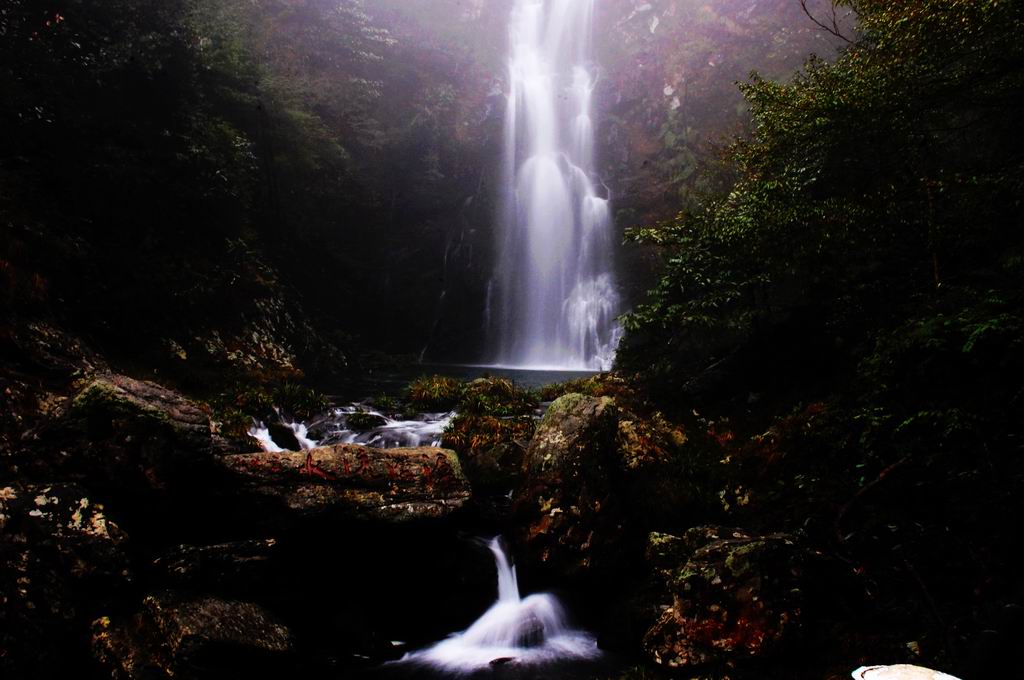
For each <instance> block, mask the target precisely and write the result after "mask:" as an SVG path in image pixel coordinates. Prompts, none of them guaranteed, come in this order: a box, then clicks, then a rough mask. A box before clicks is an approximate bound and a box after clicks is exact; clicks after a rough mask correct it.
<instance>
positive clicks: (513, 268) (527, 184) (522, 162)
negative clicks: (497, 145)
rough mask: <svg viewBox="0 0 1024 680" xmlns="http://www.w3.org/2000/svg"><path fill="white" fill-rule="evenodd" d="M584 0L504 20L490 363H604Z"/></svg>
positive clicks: (552, 1)
mask: <svg viewBox="0 0 1024 680" xmlns="http://www.w3.org/2000/svg"><path fill="white" fill-rule="evenodd" d="M593 10H594V0H547V1H544V0H516V3H515V6H514V8H513V10H512V16H511V20H510V30H509V36H510V45H511V57H510V62H509V82H510V91H509V95H508V108H507V112H506V120H505V150H504V170H503V175H504V179H503V191H502V196H501V213H500V215H499V223H500V233H501V243H500V244H499V258H500V259H499V265H498V267H497V270H496V273H495V276H494V279H493V280H492V281H491V284H490V285H488V300H487V310H488V312H487V316H488V319H489V324H490V331H491V333H492V336H493V338H494V340H493V344H494V346H495V348H496V356H495V359H496V362H497V363H499V364H504V365H510V366H527V365H528V366H556V367H559V368H563V369H596V370H606V369H609V368H611V363H612V360H613V358H614V354H615V347H616V345H617V344H618V339H619V333H618V328H617V323H616V321H615V318H616V315H617V314H618V312H619V295H618V292H617V290H616V285H615V281H614V276H613V263H612V234H611V231H612V220H611V211H610V208H609V205H608V198H607V196H602V195H600V194H599V192H598V191H597V188H596V175H595V169H594V129H595V126H594V121H593V117H592V116H593V114H592V108H593V107H592V101H591V100H592V95H593V90H594V85H595V82H596V68H595V66H594V64H593V61H592V56H591V33H592V31H593Z"/></svg>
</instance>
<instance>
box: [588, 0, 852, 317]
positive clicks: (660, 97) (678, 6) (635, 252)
mask: <svg viewBox="0 0 1024 680" xmlns="http://www.w3.org/2000/svg"><path fill="white" fill-rule="evenodd" d="M598 7H599V12H600V14H599V17H598V26H599V28H598V30H597V34H598V36H600V38H599V39H598V41H597V47H598V49H599V50H600V53H599V56H598V59H599V61H600V63H601V66H602V78H601V80H600V81H599V82H598V85H597V88H598V93H597V101H598V104H599V107H600V113H599V119H600V121H601V128H600V131H599V137H598V144H599V145H600V157H601V158H602V159H603V169H602V172H603V176H604V180H605V182H606V183H607V184H608V186H609V189H610V192H611V195H612V197H613V199H614V205H615V208H616V210H617V213H616V222H617V225H618V227H619V228H620V229H627V228H629V227H633V226H641V225H651V224H654V223H655V222H657V221H659V220H664V219H667V218H670V217H672V216H674V215H675V214H676V213H677V212H679V211H680V210H685V209H686V208H688V207H690V206H691V205H693V201H694V200H695V199H696V198H697V197H698V196H699V195H700V194H701V193H702V192H707V191H708V190H710V189H713V188H715V187H716V186H717V184H718V182H719V181H720V179H719V177H720V171H719V169H718V166H719V164H720V158H721V155H722V150H723V149H724V148H725V147H726V146H727V145H728V144H729V143H730V141H731V139H732V138H734V137H735V136H737V135H743V134H744V132H745V130H746V127H747V123H748V116H747V110H746V103H745V102H744V100H743V97H742V95H741V94H740V91H739V88H738V87H737V84H738V83H741V82H745V81H746V80H748V79H749V77H750V74H751V73H752V72H754V71H756V72H758V73H760V74H761V75H763V76H764V77H766V78H769V79H777V80H786V79H787V78H789V77H790V76H791V75H792V74H793V73H794V72H795V71H796V69H797V68H798V67H800V66H801V65H802V64H803V62H804V60H805V59H807V57H808V56H809V55H811V54H812V53H813V54H816V55H818V56H820V57H822V58H825V59H830V58H831V57H832V56H834V54H835V51H836V49H837V48H838V46H839V45H840V44H842V41H840V40H839V39H837V38H835V37H834V36H831V35H828V34H827V33H825V32H824V31H822V30H820V29H819V28H818V27H817V26H815V25H814V24H813V23H812V22H811V21H810V20H809V18H808V17H807V16H806V15H805V14H804V12H803V10H802V9H801V7H800V4H799V3H797V2H788V1H787V0H762V1H760V2H754V1H751V0H721V1H720V2H704V1H700V0H652V1H651V2H648V1H646V0H631V1H630V2H617V3H599V5H598ZM808 8H809V10H810V11H811V12H812V14H814V15H815V16H820V17H826V16H827V17H831V5H830V4H829V3H828V2H821V1H816V2H810V3H808ZM839 19H840V22H841V24H840V25H841V26H843V27H844V28H845V27H846V26H848V25H849V24H850V23H851V21H850V17H848V16H843V15H841V16H840V17H839ZM621 258H622V262H621V264H620V270H621V271H622V272H624V276H623V283H624V284H625V286H626V289H627V290H626V292H627V296H628V297H629V298H630V299H631V300H633V301H637V300H638V299H639V298H640V297H641V296H642V294H643V291H644V290H645V289H646V288H647V287H648V284H649V282H650V279H649V276H650V270H651V269H652V267H655V266H657V262H656V261H655V260H656V258H655V257H654V255H653V254H652V253H650V252H646V251H641V250H640V249H633V248H628V249H625V250H624V251H623V252H622V253H621Z"/></svg>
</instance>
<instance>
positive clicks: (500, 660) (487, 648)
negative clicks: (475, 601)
mask: <svg viewBox="0 0 1024 680" xmlns="http://www.w3.org/2000/svg"><path fill="white" fill-rule="evenodd" d="M488 547H489V548H490V550H491V552H492V553H494V561H495V564H496V566H497V568H498V599H497V601H496V602H495V603H494V604H493V605H491V607H490V609H488V610H487V611H486V612H484V615H483V616H481V617H480V618H479V619H477V620H476V621H475V622H474V623H473V625H471V626H470V627H469V628H467V629H466V630H464V631H462V632H461V633H455V634H453V635H451V636H449V637H448V638H447V639H445V640H442V641H441V642H438V643H437V644H435V645H433V646H432V647H428V648H426V649H423V650H420V651H417V652H411V653H409V654H406V655H405V656H404V657H402V659H400V660H399V661H397V662H395V663H399V664H406V663H411V664H418V665H424V666H428V667H431V668H434V669H437V670H442V671H447V672H451V673H472V672H474V671H478V670H482V669H485V668H488V667H490V666H493V665H499V664H516V665H520V666H522V665H534V664H542V663H550V662H555V661H565V660H572V659H576V660H586V659H595V658H597V657H599V656H600V655H601V652H600V650H599V649H598V648H597V641H596V640H595V639H594V637H593V636H592V635H590V634H589V633H587V632H585V631H580V630H573V629H572V628H570V627H569V626H568V624H567V622H566V616H565V610H564V609H563V608H562V605H561V603H560V602H559V601H558V598H556V597H555V596H554V595H551V594H550V593H536V594H534V595H528V596H526V597H525V598H523V597H520V595H519V584H518V582H517V580H516V571H515V567H514V566H512V564H511V563H510V561H509V557H508V555H507V554H506V553H505V551H504V549H503V548H502V545H501V539H500V538H494V539H492V540H491V541H490V542H489V543H488Z"/></svg>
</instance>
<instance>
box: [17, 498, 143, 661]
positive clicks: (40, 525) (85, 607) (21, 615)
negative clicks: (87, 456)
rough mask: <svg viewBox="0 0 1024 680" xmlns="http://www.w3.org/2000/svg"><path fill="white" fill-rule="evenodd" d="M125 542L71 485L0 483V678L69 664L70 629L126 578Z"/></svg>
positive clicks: (71, 656) (100, 511) (82, 621)
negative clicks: (123, 548) (11, 484)
mask: <svg viewBox="0 0 1024 680" xmlns="http://www.w3.org/2000/svg"><path fill="white" fill-rule="evenodd" d="M125 540H126V536H125V535H124V534H123V533H122V532H121V530H120V529H118V527H117V526H116V525H115V524H114V523H113V522H111V521H110V520H108V519H107V517H106V515H105V513H104V509H103V506H102V505H99V504H97V503H96V502H95V501H94V500H93V499H92V497H91V496H90V495H89V494H88V493H86V491H85V490H84V489H82V488H81V487H79V486H77V485H73V484H53V485H41V484H37V485H13V486H6V487H0V676H3V677H44V676H45V677H50V676H51V675H60V674H62V671H63V670H66V669H67V668H68V667H74V665H75V656H74V653H73V651H69V650H73V649H74V646H73V642H74V638H73V636H74V633H75V630H76V627H77V626H78V625H81V626H83V627H85V626H87V625H88V618H85V617H87V616H88V612H89V610H90V609H92V608H93V607H97V606H102V605H104V604H105V600H106V598H108V597H111V596H114V595H116V593H118V592H119V591H121V590H123V588H124V585H125V584H126V583H127V582H128V581H129V580H130V579H131V571H130V567H129V563H128V560H127V558H126V557H125V555H124V554H123V552H122V547H123V543H124V542H125Z"/></svg>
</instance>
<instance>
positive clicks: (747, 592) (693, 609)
mask: <svg viewBox="0 0 1024 680" xmlns="http://www.w3.org/2000/svg"><path fill="white" fill-rule="evenodd" d="M683 553H688V554H689V557H688V558H687V559H686V560H685V561H682V562H677V563H676V566H675V568H672V567H671V562H672V560H674V559H676V558H677V557H679V556H680V555H681V554H683ZM648 555H649V557H650V558H651V561H652V566H653V568H654V572H655V575H656V577H660V578H662V579H664V583H665V586H666V588H667V593H666V594H667V595H668V597H667V598H666V599H670V600H671V602H670V604H669V603H668V602H664V603H663V605H662V606H663V607H664V606H665V605H667V607H666V608H665V609H664V611H663V613H662V614H661V616H660V618H659V619H658V621H657V622H656V623H655V624H654V625H653V626H652V627H651V628H650V629H649V630H648V631H647V634H646V635H645V636H644V641H643V646H644V649H645V651H646V652H647V654H648V655H649V656H650V657H651V658H652V659H653V660H654V661H655V663H658V664H660V665H663V666H668V667H671V668H679V667H693V666H702V665H705V664H712V663H720V662H736V661H743V660H746V659H751V658H755V657H761V656H764V655H766V654H769V653H771V652H773V651H775V650H777V649H778V648H779V647H780V646H781V645H783V644H784V643H786V642H788V641H791V640H792V639H793V638H794V637H795V635H796V633H797V632H798V631H799V627H800V624H801V619H802V610H803V602H804V596H803V575H804V572H805V569H806V566H807V564H808V561H809V559H810V557H811V553H810V552H809V551H808V550H806V549H805V548H803V547H801V546H800V545H799V543H798V541H797V540H796V539H795V538H794V537H792V536H789V535H786V534H773V535H768V536H751V535H749V534H747V533H745V532H743V531H740V530H736V529H726V528H722V527H697V528H695V529H691V530H690V531H688V532H687V533H686V534H685V535H684V536H682V537H680V538H669V537H666V536H664V535H654V536H652V538H651V540H650V542H649V545H648Z"/></svg>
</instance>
